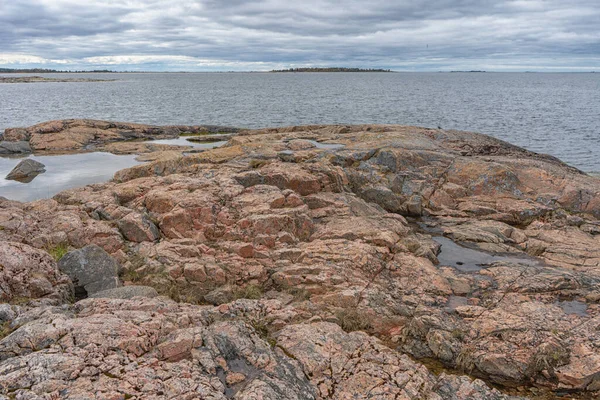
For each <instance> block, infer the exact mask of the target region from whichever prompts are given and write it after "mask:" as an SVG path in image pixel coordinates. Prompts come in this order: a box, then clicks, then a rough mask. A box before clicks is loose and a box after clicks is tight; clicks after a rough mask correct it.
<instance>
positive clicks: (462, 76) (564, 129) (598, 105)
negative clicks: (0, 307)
mask: <svg viewBox="0 0 600 400" xmlns="http://www.w3.org/2000/svg"><path fill="white" fill-rule="evenodd" d="M20 75H22V76H24V75H35V74H19V75H17V76H20ZM0 76H3V75H0ZM4 76H8V75H7V74H4ZM10 76H13V77H14V76H15V74H10ZM44 76H45V77H48V78H90V79H106V80H110V81H104V82H39V83H4V84H0V133H2V132H3V130H4V129H5V128H9V127H25V126H30V125H33V124H36V123H39V122H43V121H48V120H54V119H66V118H93V119H101V120H113V121H126V122H139V123H147V124H157V125H170V124H192V125H194V124H211V125H227V126H235V127H242V128H261V127H273V126H289V125H305V124H363V123H368V124H375V123H376V124H403V125H416V126H423V127H431V128H442V129H459V130H467V131H474V132H480V133H485V134H488V135H491V136H494V137H497V138H499V139H502V140H506V141H508V142H510V143H513V144H516V145H519V146H522V147H524V148H526V149H529V150H532V151H535V152H539V153H546V154H551V155H553V156H556V157H558V158H560V159H561V160H563V161H565V162H566V163H568V164H570V165H572V166H575V167H577V168H579V169H581V170H583V171H585V172H588V173H593V174H598V172H600V74H599V73H526V72H523V73H491V72H430V73H418V72H406V73H404V72H392V73H348V72H343V73H316V72H311V73H268V72H244V73H238V72H207V73H99V74H93V73H90V74H85V75H81V74H68V73H66V74H63V73H61V74H45V75H44ZM103 157H110V156H109V155H106V156H103ZM75 159H76V160H75ZM65 160H66V159H65ZM87 161H88V162H87V163H86V158H85V157H83V158H81V156H77V157H73V163H74V164H73V165H74V166H77V168H82V166H85V165H89V166H90V167H91V168H92V166H93V168H98V165H102V164H104V165H106V163H104V161H105V160H104V159H102V160H100V159H98V160H95V159H94V160H92V159H89V158H88V159H87ZM62 162H63V161H62V160H56V162H55V163H56V164H60V163H62ZM65 163H66V164H65V165H64V166H63V173H64V171H71V169H72V168H71V166H70V164H69V163H67V162H66V161H65ZM13 164H14V162H13V161H11V160H6V159H3V160H0V167H1V168H0V169H1V171H0V173H4V172H6V171H4V170H7V171H10V168H12V167H13ZM111 164H114V165H115V168H117V167H121V166H129V165H133V164H135V161H134V160H133V159H132V158H129V159H127V160H125V159H123V161H120V162H114V163H112V162H111ZM79 170H80V171H81V169H79ZM113 172H114V171H112V170H111V171H103V173H102V174H96V175H98V176H100V175H101V178H100V177H98V178H95V180H94V181H97V180H98V179H104V180H105V179H109V178H107V176H108V177H110V176H111V174H112V173H113ZM71 173H72V175H73V176H72V177H71V178H73V179H72V181H73V182H76V183H71V184H70V185H67V187H71V186H73V185H75V184H81V183H82V182H83V181H81V179H80V177H77V176H76V175H77V169H75V170H73V171H72V172H71ZM49 175H50V174H49ZM49 175H47V176H49ZM40 176H42V175H40ZM1 178H2V177H0V179H1ZM36 179H38V178H36ZM46 179H49V178H46ZM57 179H58V178H57ZM60 179H66V178H64V175H62V178H60ZM39 181H40V182H41V181H43V180H39ZM84 181H85V182H90V181H89V180H88V181H86V180H84ZM34 182H35V180H34ZM53 182H55V181H50V182H49V183H47V184H46V185H43V182H42V183H38V185H43V186H42V187H41V188H40V189H39V190H40V192H41V193H46V196H50V195H52V194H53V193H54V192H55V191H56V190H58V189H62V188H64V187H63V186H61V185H58V187H57V188H56V190H55V189H54V188H52V187H53V186H54V183H53ZM11 185H16V183H10V184H9V183H7V182H0V196H2V195H8V197H14V198H15V199H19V200H30V199H31V198H39V197H41V196H42V195H41V194H39V195H36V196H33V197H32V195H31V194H30V193H31V190H29V189H31V187H30V188H29V189H26V188H23V187H21V188H19V190H20V191H21V193H25V194H21V195H15V194H14V191H15V190H16V187H14V188H13V189H9V187H13V186H11ZM2 192H4V193H2ZM27 193H29V194H27Z"/></svg>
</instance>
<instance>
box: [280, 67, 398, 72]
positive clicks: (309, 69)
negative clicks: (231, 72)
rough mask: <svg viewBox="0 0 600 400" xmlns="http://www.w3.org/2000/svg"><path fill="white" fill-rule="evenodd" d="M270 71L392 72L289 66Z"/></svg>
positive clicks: (386, 70)
mask: <svg viewBox="0 0 600 400" xmlns="http://www.w3.org/2000/svg"><path fill="white" fill-rule="evenodd" d="M270 72H393V71H392V70H391V69H381V68H371V69H363V68H339V67H333V68H289V69H274V70H272V71H270Z"/></svg>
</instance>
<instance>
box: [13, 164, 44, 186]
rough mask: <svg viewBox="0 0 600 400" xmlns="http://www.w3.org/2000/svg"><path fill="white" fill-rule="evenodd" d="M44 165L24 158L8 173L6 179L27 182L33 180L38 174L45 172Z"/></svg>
mask: <svg viewBox="0 0 600 400" xmlns="http://www.w3.org/2000/svg"><path fill="white" fill-rule="evenodd" d="M44 167H45V165H44V164H42V163H41V162H38V161H35V160H31V159H29V158H28V159H26V160H23V161H21V162H20V163H18V164H17V166H16V167H14V168H13V170H12V171H10V173H9V174H8V175H6V179H11V180H14V181H19V182H23V183H28V182H31V181H32V180H33V178H35V177H36V176H38V175H39V174H41V173H43V172H46V169H45V168H44Z"/></svg>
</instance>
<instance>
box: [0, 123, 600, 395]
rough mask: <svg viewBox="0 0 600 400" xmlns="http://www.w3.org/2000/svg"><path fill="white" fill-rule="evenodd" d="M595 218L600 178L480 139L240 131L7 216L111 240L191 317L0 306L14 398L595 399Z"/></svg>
mask: <svg viewBox="0 0 600 400" xmlns="http://www.w3.org/2000/svg"><path fill="white" fill-rule="evenodd" d="M13 133H15V132H13ZM16 133H18V132H16ZM49 135H50V136H52V135H53V134H52V133H49ZM17 136H18V135H17ZM17 136H15V137H17ZM315 143H317V144H315ZM334 144H337V145H334ZM282 153H285V157H282V156H281V155H282ZM599 218H600V180H599V179H597V178H594V177H590V176H587V175H586V174H584V173H582V172H580V171H578V170H576V169H575V168H572V167H569V166H567V165H565V164H563V163H562V162H560V161H559V160H557V159H555V158H553V157H550V156H545V155H539V154H535V153H531V152H528V151H526V150H523V149H520V148H517V147H515V146H512V145H510V144H507V143H504V142H502V141H499V140H496V139H493V138H490V137H487V136H484V135H478V134H474V133H468V132H456V131H442V130H432V129H422V128H415V127H400V126H371V125H370V126H307V127H289V128H277V129H265V130H257V131H243V132H239V133H238V134H237V135H236V136H234V137H232V138H230V139H229V142H228V144H227V145H226V146H224V147H222V148H219V149H215V150H211V151H207V152H204V153H200V154H191V155H188V156H185V157H177V156H174V157H169V158H160V159H157V160H156V161H153V162H149V163H147V164H142V165H139V166H135V167H133V168H130V169H127V170H123V171H120V172H119V173H117V175H116V177H115V181H113V182H108V183H104V184H96V185H93V186H89V187H84V188H79V189H73V190H69V191H65V192H62V193H59V194H58V195H56V196H55V197H54V198H53V199H48V200H40V201H37V202H33V203H26V204H22V203H18V202H11V201H0V226H2V229H0V240H1V241H4V242H12V243H19V244H20V245H21V246H26V245H27V246H29V247H30V248H37V249H40V250H38V251H40V252H42V253H43V249H46V248H49V247H51V246H53V245H55V244H57V243H66V244H68V245H69V246H71V247H73V248H76V249H81V248H84V247H85V246H88V245H97V246H99V247H101V248H102V249H104V251H106V252H107V253H109V254H110V255H111V257H113V258H114V259H115V260H117V261H118V263H119V264H120V265H121V271H120V276H121V279H122V280H124V281H126V282H127V283H128V284H136V285H145V286H151V287H153V288H154V289H155V290H156V291H157V292H158V293H159V294H161V295H162V296H168V297H170V298H171V299H173V300H175V301H177V302H179V303H176V302H174V301H172V300H167V297H156V298H140V297H135V295H132V296H134V297H132V298H131V299H130V300H124V299H118V298H117V299H105V298H94V299H84V300H81V301H80V302H78V303H76V304H75V305H64V306H62V307H56V306H55V307H50V305H48V306H45V307H41V306H40V307H37V308H31V306H26V307H21V306H18V305H13V306H11V307H12V308H10V309H6V310H4V311H2V310H0V313H3V314H2V315H6V316H8V317H6V318H8V320H9V324H10V330H14V332H12V333H11V334H10V335H9V336H7V337H6V338H4V339H3V340H2V341H1V342H0V358H3V359H4V361H2V362H1V363H0V372H1V373H0V376H2V377H3V378H0V387H1V388H3V389H2V390H4V392H5V393H11V394H17V393H18V395H19V396H22V398H35V396H45V395H51V394H55V393H59V394H60V393H63V394H62V396H63V397H64V398H69V396H71V397H72V398H76V397H78V396H79V397H86V396H89V395H90V393H101V395H100V394H98V395H97V397H106V398H112V397H114V398H119V396H121V397H122V398H125V397H128V396H138V397H143V398H152V397H151V396H155V398H169V397H171V398H172V397H180V398H195V397H194V396H196V397H200V398H216V399H218V398H339V399H342V398H349V397H350V396H354V397H357V398H413V399H419V398H428V399H505V398H509V395H508V394H507V393H510V394H512V395H519V396H523V397H531V398H535V397H536V396H546V397H550V398H552V396H553V394H554V393H565V392H570V393H579V394H580V395H581V396H583V398H586V397H587V398H593V396H597V395H598V391H599V390H600V357H599V356H598V354H600V333H599V332H600V304H599V302H600V246H599V245H600V236H599V235H600V220H599ZM62 262H63V261H62V260H61V264H62ZM34 268H35V265H33V266H32V271H33V270H34ZM55 279H58V278H55ZM76 286H81V283H76ZM125 289H126V287H124V288H122V289H118V290H125ZM140 295H141V296H144V294H143V293H141V292H140ZM43 296H46V295H42V297H43ZM110 297H121V296H119V295H118V294H117V295H115V296H110ZM122 297H129V296H125V295H123V296H122ZM242 299H244V300H242ZM7 300H8V301H10V298H7ZM53 304H54V303H53ZM206 304H210V305H206ZM6 318H5V319H6ZM355 331H362V333H360V332H355ZM108 332H113V334H109V333H108ZM115 332H116V333H115ZM223 335H225V336H226V337H227V338H225V339H224V338H223ZM409 356H410V358H409ZM86 360H94V363H93V364H91V365H90V364H89V362H88V361H86ZM431 360H434V361H435V365H437V366H438V367H437V368H440V367H443V368H445V369H446V371H445V372H443V373H441V374H438V375H435V374H433V373H432V372H431V370H430V369H429V368H427V367H426V366H425V364H426V365H432V364H430V362H431ZM421 363H422V364H421ZM50 364H52V365H60V366H61V367H59V368H53V369H52V370H49V369H48V368H46V369H44V368H45V367H44V368H43V366H47V365H50ZM62 366H64V368H63V367H62ZM38 367H39V369H36V368H38ZM34 369H35V371H36V373H35V374H34V373H32V371H33V370H34ZM474 377H476V378H479V379H482V380H478V379H476V380H473V378H474ZM42 381H44V382H50V383H42ZM167 382H168V383H167ZM484 382H487V383H490V384H494V385H497V386H498V387H502V388H504V389H503V392H504V393H501V392H498V391H497V390H493V389H490V387H489V386H488V385H487V384H486V383H484ZM146 390H147V392H145V391H146ZM27 396H29V397H27ZM211 396H212V397H211ZM394 396H395V397H394Z"/></svg>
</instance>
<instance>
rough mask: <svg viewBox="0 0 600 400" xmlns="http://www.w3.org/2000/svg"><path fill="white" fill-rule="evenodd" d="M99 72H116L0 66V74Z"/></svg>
mask: <svg viewBox="0 0 600 400" xmlns="http://www.w3.org/2000/svg"><path fill="white" fill-rule="evenodd" d="M99 72H111V73H112V72H116V71H110V70H108V69H95V70H92V71H61V70H57V69H46V68H21V69H19V68H0V74H68V73H78V74H81V73H99Z"/></svg>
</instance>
